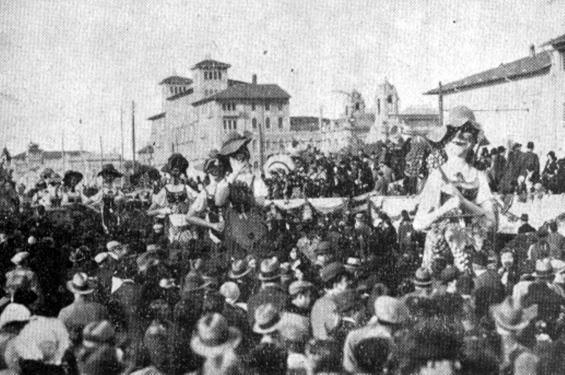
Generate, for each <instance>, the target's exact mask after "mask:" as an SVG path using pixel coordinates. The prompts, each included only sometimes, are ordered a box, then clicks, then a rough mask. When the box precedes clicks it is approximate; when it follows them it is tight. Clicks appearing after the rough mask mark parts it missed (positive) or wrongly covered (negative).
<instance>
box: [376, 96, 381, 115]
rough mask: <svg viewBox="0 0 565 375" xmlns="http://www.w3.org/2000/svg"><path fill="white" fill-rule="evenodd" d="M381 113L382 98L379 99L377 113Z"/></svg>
mask: <svg viewBox="0 0 565 375" xmlns="http://www.w3.org/2000/svg"><path fill="white" fill-rule="evenodd" d="M380 114H381V99H377V115H380Z"/></svg>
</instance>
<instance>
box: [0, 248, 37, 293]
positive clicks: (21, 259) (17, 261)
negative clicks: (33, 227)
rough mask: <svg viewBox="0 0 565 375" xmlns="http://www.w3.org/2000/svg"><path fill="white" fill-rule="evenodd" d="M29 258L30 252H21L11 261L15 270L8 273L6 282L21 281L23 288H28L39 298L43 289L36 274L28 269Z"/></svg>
mask: <svg viewBox="0 0 565 375" xmlns="http://www.w3.org/2000/svg"><path fill="white" fill-rule="evenodd" d="M29 256H30V254H29V252H27V251H19V252H17V253H16V254H15V255H14V256H13V257H12V258H11V259H10V261H11V262H12V263H13V264H14V265H15V268H14V269H13V270H11V271H8V272H6V280H16V279H19V280H21V286H26V287H27V288H28V289H29V290H31V291H33V292H34V293H35V294H36V295H37V296H38V297H39V296H41V288H40V285H39V280H38V278H37V275H36V273H35V272H33V271H32V270H31V269H30V268H29V267H28V259H29ZM14 292H15V290H14Z"/></svg>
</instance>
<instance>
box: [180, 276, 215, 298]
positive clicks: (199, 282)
mask: <svg viewBox="0 0 565 375" xmlns="http://www.w3.org/2000/svg"><path fill="white" fill-rule="evenodd" d="M209 285H210V282H209V281H206V280H205V279H204V278H203V277H202V276H200V275H199V274H198V273H196V272H189V273H188V274H187V275H186V277H185V278H184V283H183V287H182V291H183V292H185V293H188V292H192V291H195V290H200V289H204V288H206V287H207V286H209Z"/></svg>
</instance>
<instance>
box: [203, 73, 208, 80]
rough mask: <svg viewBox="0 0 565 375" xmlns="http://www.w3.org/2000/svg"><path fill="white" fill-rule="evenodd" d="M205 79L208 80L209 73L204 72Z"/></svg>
mask: <svg viewBox="0 0 565 375" xmlns="http://www.w3.org/2000/svg"><path fill="white" fill-rule="evenodd" d="M204 79H205V80H206V79H208V72H204Z"/></svg>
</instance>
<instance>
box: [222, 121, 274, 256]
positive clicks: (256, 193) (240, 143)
mask: <svg viewBox="0 0 565 375" xmlns="http://www.w3.org/2000/svg"><path fill="white" fill-rule="evenodd" d="M249 142H251V137H250V136H249V134H245V135H240V134H239V133H237V132H231V133H228V134H227V135H226V139H225V141H224V143H223V144H222V147H221V148H220V152H219V154H220V159H222V160H224V161H227V163H226V168H227V172H228V174H227V177H226V178H225V179H223V180H222V181H220V182H219V183H218V187H217V188H216V197H215V200H216V205H217V206H219V207H225V221H226V227H225V229H224V236H225V241H224V242H225V244H226V248H227V249H228V250H229V251H232V252H233V251H236V252H240V250H244V253H247V252H249V251H253V250H256V248H257V245H258V244H259V242H260V241H261V240H262V239H263V238H264V237H265V235H266V233H267V227H266V224H265V215H264V213H263V211H262V207H263V206H264V205H265V199H266V197H267V195H268V194H269V191H268V189H267V186H266V185H265V182H264V181H263V180H262V179H261V178H260V177H257V176H255V174H254V173H253V171H252V169H251V165H250V163H249V160H250V158H251V155H250V153H249V150H248V148H247V145H248V144H249ZM235 244H237V245H238V246H235ZM240 255H245V254H240Z"/></svg>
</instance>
